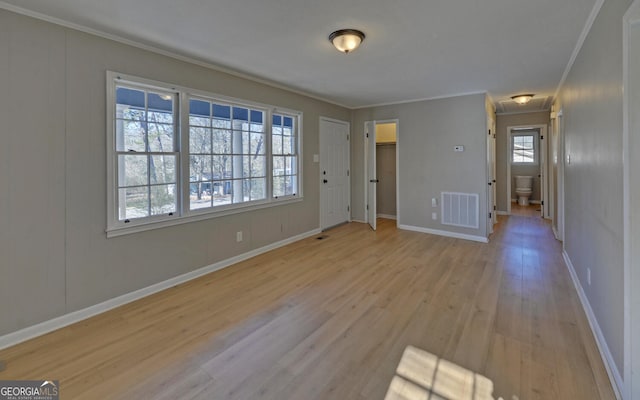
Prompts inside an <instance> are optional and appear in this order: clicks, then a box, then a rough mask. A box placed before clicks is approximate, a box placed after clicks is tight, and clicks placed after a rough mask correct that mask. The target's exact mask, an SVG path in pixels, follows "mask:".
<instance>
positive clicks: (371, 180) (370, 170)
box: [364, 121, 378, 231]
mask: <svg viewBox="0 0 640 400" xmlns="http://www.w3.org/2000/svg"><path fill="white" fill-rule="evenodd" d="M364 128H365V143H366V148H367V151H366V157H367V182H366V184H367V210H366V211H367V222H369V225H370V226H371V229H373V230H374V231H375V230H376V217H377V209H376V194H377V189H378V176H377V174H376V121H368V122H366V123H365V127H364Z"/></svg>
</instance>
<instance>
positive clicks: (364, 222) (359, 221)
mask: <svg viewBox="0 0 640 400" xmlns="http://www.w3.org/2000/svg"><path fill="white" fill-rule="evenodd" d="M351 222H357V223H359V224H366V223H367V222H366V221H365V220H359V219H352V220H351Z"/></svg>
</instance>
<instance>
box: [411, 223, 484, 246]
mask: <svg viewBox="0 0 640 400" xmlns="http://www.w3.org/2000/svg"><path fill="white" fill-rule="evenodd" d="M398 228H399V229H404V230H407V231H413V232H422V233H429V234H431V235H438V236H446V237H452V238H456V239H465V240H472V241H474V242H481V243H489V239H488V238H486V237H483V236H475V235H467V234H464V233H457V232H449V231H441V230H439V229H429V228H422V227H419V226H413V225H403V224H400V225H398Z"/></svg>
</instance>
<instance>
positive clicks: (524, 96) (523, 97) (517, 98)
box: [511, 93, 534, 106]
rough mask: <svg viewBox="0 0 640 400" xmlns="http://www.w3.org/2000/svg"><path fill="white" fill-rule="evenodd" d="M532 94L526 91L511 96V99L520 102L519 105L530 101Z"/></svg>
mask: <svg viewBox="0 0 640 400" xmlns="http://www.w3.org/2000/svg"><path fill="white" fill-rule="evenodd" d="M533 96H534V95H533V94H531V93H526V94H519V95H516V96H511V100H513V101H515V102H516V103H518V104H520V105H521V106H523V105H525V104H527V103H528V102H530V101H531V99H532V98H533Z"/></svg>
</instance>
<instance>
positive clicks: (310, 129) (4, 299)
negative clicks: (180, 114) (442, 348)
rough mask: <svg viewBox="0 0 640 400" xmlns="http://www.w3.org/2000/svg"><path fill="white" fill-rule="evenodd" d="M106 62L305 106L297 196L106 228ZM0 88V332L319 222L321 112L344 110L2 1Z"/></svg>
mask: <svg viewBox="0 0 640 400" xmlns="http://www.w3.org/2000/svg"><path fill="white" fill-rule="evenodd" d="M107 70H114V71H118V72H122V73H126V74H131V75H137V76H141V77H144V78H148V79H154V80H159V81H164V82H169V83H175V84H179V85H183V86H187V87H192V88H197V89H201V90H205V91H210V92H213V93H219V94H222V95H227V96H233V97H238V98H243V99H246V100H251V101H257V102H263V103H267V104H272V105H277V106H281V107H286V108H291V109H295V110H300V111H302V112H303V113H304V126H303V134H304V152H303V156H304V194H305V197H304V201H302V202H299V203H295V204H292V205H286V206H279V207H273V208H268V209H262V210H258V211H252V212H247V213H242V214H236V215H232V216H227V217H222V218H215V219H209V220H205V221H200V222H194V223H188V224H182V225H178V226H173V227H169V228H163V229H156V230H152V231H146V232H142V233H136V234H131V235H126V236H121V237H116V238H112V239H107V238H106V234H105V228H106V198H107V195H106V164H107V163H106V133H105V130H106V120H105V113H106V104H105V101H106V92H105V91H106V89H105V87H106V75H105V74H106V71H107ZM0 87H2V96H0V102H1V103H0V113H1V114H0V120H1V121H2V124H1V125H0V139H1V140H2V145H1V146H0V276H1V277H2V278H1V279H0V335H1V334H5V333H9V332H13V331H16V330H19V329H21V328H24V327H27V326H30V325H33V324H36V323H38V322H41V321H44V320H48V319H51V318H54V317H57V316H60V315H62V314H65V313H69V312H71V311H75V310H78V309H81V308H85V307H88V306H91V305H94V304H97V303H100V302H102V301H105V300H107V299H111V298H114V297H116V296H119V295H122V294H125V293H128V292H131V291H133V290H136V289H139V288H142V287H146V286H149V285H151V284H154V283H157V282H160V281H163V280H166V279H168V278H171V277H174V276H177V275H180V274H183V273H186V272H189V271H193V270H195V269H198V268H200V267H203V266H205V265H209V264H212V263H214V262H216V261H220V260H223V259H226V258H229V257H232V256H235V255H239V254H242V253H244V252H247V251H249V250H252V249H256V248H259V247H262V246H264V245H267V244H269V243H273V242H276V241H279V240H282V239H285V238H288V237H292V236H295V235H297V234H301V233H304V232H309V231H311V230H314V229H316V228H318V227H319V226H318V225H319V183H318V176H319V175H318V172H319V171H318V164H317V163H314V162H313V154H317V153H318V126H319V122H318V121H319V116H320V115H323V116H327V117H332V118H336V119H340V120H348V119H349V118H350V115H351V112H350V111H349V110H347V109H344V108H341V107H337V106H333V105H330V104H327V103H323V102H320V101H317V100H313V99H311V98H308V97H304V96H300V95H297V94H293V93H291V92H288V91H285V90H281V89H276V88H273V87H270V86H266V85H263V84H258V83H256V82H253V81H249V80H246V79H241V78H238V77H234V76H231V75H228V74H224V73H221V72H217V71H214V70H211V69H207V68H204V67H200V66H197V65H193V64H189V63H186V62H183V61H178V60H176V59H173V58H169V57H166V56H162V55H158V54H154V53H151V52H147V51H143V50H140V49H138V48H134V47H131V46H127V45H123V44H120V43H117V42H114V41H110V40H106V39H102V38H99V37H96V36H92V35H89V34H85V33H81V32H78V31H74V30H71V29H67V28H63V27H60V26H56V25H53V24H50V23H47V22H43V21H39V20H35V19H32V18H28V17H24V16H20V15H17V14H14V13H11V12H8V11H4V10H0ZM265 227H273V229H265ZM236 231H243V232H244V241H243V242H240V243H236V240H235V233H236Z"/></svg>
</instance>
